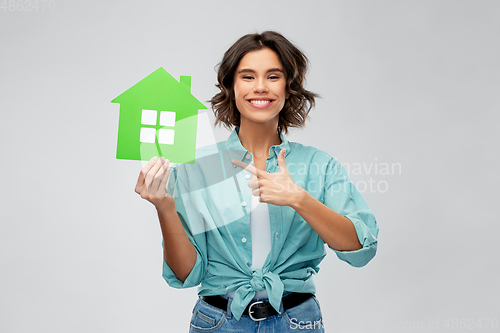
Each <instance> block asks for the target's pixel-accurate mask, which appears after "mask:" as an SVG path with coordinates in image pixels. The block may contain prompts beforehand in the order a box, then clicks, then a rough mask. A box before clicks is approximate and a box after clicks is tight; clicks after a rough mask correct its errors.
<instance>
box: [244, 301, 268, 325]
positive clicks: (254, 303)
mask: <svg viewBox="0 0 500 333" xmlns="http://www.w3.org/2000/svg"><path fill="white" fill-rule="evenodd" d="M257 304H264V302H262V301H257V302H253V303H252V304H250V306H249V307H248V316H249V317H250V319H252V320H253V321H262V320H264V319H266V318H265V317H264V318H254V316H252V314H253V311H252V306H254V305H257Z"/></svg>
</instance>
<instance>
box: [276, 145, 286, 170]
mask: <svg viewBox="0 0 500 333" xmlns="http://www.w3.org/2000/svg"><path fill="white" fill-rule="evenodd" d="M285 153H286V148H283V149H281V150H280V153H279V154H278V165H279V167H280V171H281V170H283V171H287V169H286V162H285Z"/></svg>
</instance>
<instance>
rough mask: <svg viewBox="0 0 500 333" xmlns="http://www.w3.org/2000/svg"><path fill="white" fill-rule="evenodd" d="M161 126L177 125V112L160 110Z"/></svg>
mask: <svg viewBox="0 0 500 333" xmlns="http://www.w3.org/2000/svg"><path fill="white" fill-rule="evenodd" d="M160 126H167V127H174V126H175V112H172V111H161V112H160Z"/></svg>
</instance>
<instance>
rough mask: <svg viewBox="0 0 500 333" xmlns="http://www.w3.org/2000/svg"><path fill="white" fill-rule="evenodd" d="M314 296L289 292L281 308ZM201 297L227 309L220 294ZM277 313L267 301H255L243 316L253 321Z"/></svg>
mask: <svg viewBox="0 0 500 333" xmlns="http://www.w3.org/2000/svg"><path fill="white" fill-rule="evenodd" d="M312 296H314V295H313V294H309V293H291V294H288V295H286V296H284V297H283V298H282V299H281V301H282V302H283V310H285V311H286V310H288V309H291V308H293V307H294V306H297V305H299V304H300V303H302V302H304V301H306V300H308V299H309V298H311V297H312ZM201 299H202V300H204V301H205V302H207V303H208V304H210V305H212V306H215V307H216V308H219V309H221V310H224V311H227V303H228V300H227V299H225V298H224V297H221V296H201ZM276 314H278V312H277V311H276V310H275V309H274V308H273V306H272V305H271V304H270V303H268V302H263V301H255V302H252V303H250V304H249V305H248V306H247V307H246V309H245V311H244V312H243V315H244V316H249V317H250V318H251V319H252V320H254V321H260V320H264V319H266V318H267V317H271V316H274V315H276Z"/></svg>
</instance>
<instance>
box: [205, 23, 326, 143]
mask: <svg viewBox="0 0 500 333" xmlns="http://www.w3.org/2000/svg"><path fill="white" fill-rule="evenodd" d="M263 48H269V49H271V50H273V51H274V52H276V54H277V55H278V58H279V59H280V60H281V64H282V65H283V69H284V73H285V78H286V92H287V93H288V99H287V100H286V101H285V105H284V106H283V109H282V110H281V111H280V113H279V121H278V133H281V132H285V133H288V127H302V126H304V123H305V121H306V118H307V116H308V114H309V112H310V111H311V109H312V108H313V107H314V105H315V98H317V97H319V95H317V94H315V93H313V92H310V91H308V90H306V89H305V88H304V82H305V76H306V72H307V68H308V65H309V60H308V59H307V57H306V56H305V55H304V54H303V53H302V52H301V51H300V50H299V49H298V48H297V47H296V46H295V45H293V44H292V43H291V42H290V41H288V40H287V39H286V38H285V37H283V35H281V34H279V33H277V32H275V31H265V32H263V33H261V34H258V33H255V34H248V35H245V36H243V37H241V38H240V39H238V40H237V41H236V43H234V44H233V45H232V46H231V47H230V48H229V49H228V50H227V51H226V53H224V57H223V58H222V61H221V62H220V63H219V64H218V71H217V81H218V84H216V85H215V86H216V87H217V88H219V89H220V92H219V93H218V94H216V95H215V96H214V97H213V98H212V99H211V100H210V103H211V104H212V110H213V112H214V114H215V118H216V119H215V125H217V124H219V125H221V124H223V125H224V126H225V127H226V128H227V129H231V128H232V127H233V126H240V112H239V111H238V109H237V108H236V104H235V101H234V75H235V71H236V69H237V67H238V65H239V63H240V60H241V58H243V56H245V54H247V53H248V52H251V51H255V50H260V49H263Z"/></svg>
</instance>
